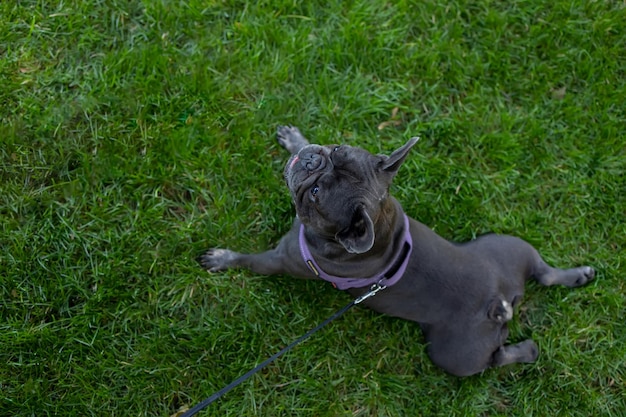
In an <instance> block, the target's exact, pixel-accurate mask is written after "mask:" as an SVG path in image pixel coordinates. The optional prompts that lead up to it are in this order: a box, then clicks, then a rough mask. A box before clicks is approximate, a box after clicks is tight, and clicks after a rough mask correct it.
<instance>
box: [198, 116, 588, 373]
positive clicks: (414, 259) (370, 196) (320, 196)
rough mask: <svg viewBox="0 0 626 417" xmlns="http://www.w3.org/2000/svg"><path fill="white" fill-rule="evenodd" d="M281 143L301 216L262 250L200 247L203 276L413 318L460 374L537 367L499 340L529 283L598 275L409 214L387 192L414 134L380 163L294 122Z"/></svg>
mask: <svg viewBox="0 0 626 417" xmlns="http://www.w3.org/2000/svg"><path fill="white" fill-rule="evenodd" d="M277 139H278V142H279V143H280V144H281V145H282V146H283V147H284V148H285V149H286V150H287V151H289V152H290V153H291V157H290V158H289V161H288V162H287V164H286V166H285V170H284V177H285V181H286V183H287V186H288V188H289V191H290V193H291V197H292V199H293V202H294V205H295V209H296V214H297V216H296V218H295V220H294V222H293V226H292V228H291V230H290V231H289V232H288V233H287V234H286V235H285V236H283V237H282V238H281V240H280V242H279V244H278V245H277V247H276V248H275V249H273V250H269V251H267V252H263V253H257V254H242V253H238V252H234V251H231V250H228V249H210V250H208V251H206V252H205V253H204V254H202V255H200V256H199V258H198V261H199V263H200V265H201V266H202V267H203V268H205V269H207V270H208V271H209V272H217V271H222V270H226V269H228V268H247V269H249V270H251V271H253V272H255V273H257V274H265V275H272V274H288V275H292V276H294V277H299V278H307V279H321V280H326V281H330V282H332V283H333V285H334V286H335V287H336V288H338V289H340V290H345V291H347V292H348V293H349V294H350V295H351V296H353V297H355V298H356V297H363V296H366V297H368V298H367V299H366V300H364V301H363V304H364V305H366V306H367V307H369V308H371V309H372V310H375V311H377V312H380V313H384V314H387V315H390V316H394V317H399V318H403V319H407V320H412V321H415V322H417V323H418V324H419V326H420V327H421V329H422V331H423V334H424V338H425V340H426V342H427V352H428V355H429V357H430V359H431V360H432V361H433V363H434V364H436V365H437V366H439V367H441V368H442V369H443V370H445V371H446V372H448V373H450V374H453V375H457V376H468V375H473V374H476V373H480V372H482V371H484V370H485V369H488V368H490V367H499V366H503V365H508V364H513V363H530V362H534V361H535V360H536V359H537V356H538V352H539V351H538V347H537V345H536V343H535V342H534V341H533V340H531V339H527V340H524V341H522V342H520V343H517V344H506V339H507V337H508V328H507V322H508V321H510V320H511V319H512V317H513V312H514V310H515V308H516V307H517V306H518V304H519V303H520V301H521V299H522V296H523V294H524V284H525V283H526V281H528V280H529V279H535V280H536V281H537V282H539V283H540V284H542V285H546V286H549V285H556V284H559V285H565V286H568V287H578V286H581V285H584V284H586V283H587V282H589V281H590V280H592V279H593V278H594V276H595V271H594V269H593V268H591V267H589V266H581V267H577V268H571V269H558V268H553V267H551V266H549V265H548V264H546V263H545V262H544V261H543V260H542V258H541V256H540V255H539V253H538V252H537V251H536V250H535V249H534V248H533V247H532V246H531V245H530V244H529V243H527V242H525V241H524V240H522V239H520V238H517V237H513V236H507V235H499V234H487V235H484V236H481V237H479V238H477V239H475V240H472V241H470V242H467V243H454V242H450V241H448V240H446V239H444V238H442V237H440V236H439V235H437V234H436V233H435V232H433V231H432V230H431V229H429V228H428V227H427V226H425V225H424V224H422V223H420V222H418V221H416V220H414V219H411V218H409V217H408V216H406V214H404V211H403V209H402V206H401V205H400V203H399V202H398V201H397V200H396V199H395V198H393V197H391V196H390V195H389V188H390V185H391V183H392V180H393V178H394V176H395V175H396V173H397V172H398V169H399V168H400V166H401V165H402V163H403V161H404V160H405V159H406V157H407V155H408V153H409V151H410V149H411V148H412V147H413V146H414V145H415V143H416V142H417V140H418V138H412V139H410V140H409V141H408V142H406V144H404V145H403V146H401V147H400V148H398V149H397V150H395V151H394V152H392V153H391V154H390V155H388V156H387V155H373V154H371V153H369V152H367V151H366V150H364V149H361V148H358V147H352V146H348V145H341V146H339V145H328V146H320V145H315V144H309V141H308V140H307V139H306V138H305V137H304V136H303V135H302V134H301V133H300V130H299V129H298V128H296V127H291V126H281V127H279V128H278V132H277ZM374 293H375V295H374V296H371V295H372V294H374Z"/></svg>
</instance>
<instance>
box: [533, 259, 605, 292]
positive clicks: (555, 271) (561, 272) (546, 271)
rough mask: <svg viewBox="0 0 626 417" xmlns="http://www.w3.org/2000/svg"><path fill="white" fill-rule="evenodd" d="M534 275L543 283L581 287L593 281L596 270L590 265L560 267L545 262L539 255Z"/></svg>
mask: <svg viewBox="0 0 626 417" xmlns="http://www.w3.org/2000/svg"><path fill="white" fill-rule="evenodd" d="M537 257H538V258H539V259H538V260H537V262H535V267H534V268H533V272H532V276H533V278H534V279H535V280H537V282H539V283H540V284H542V285H565V286H566V287H579V286H581V285H584V284H586V283H587V282H589V281H591V280H592V279H593V278H594V276H595V275H596V272H595V271H594V269H593V268H592V267H590V266H581V267H578V268H570V269H559V268H553V267H551V266H550V265H548V264H547V263H545V262H544V261H543V260H542V259H541V257H539V255H537Z"/></svg>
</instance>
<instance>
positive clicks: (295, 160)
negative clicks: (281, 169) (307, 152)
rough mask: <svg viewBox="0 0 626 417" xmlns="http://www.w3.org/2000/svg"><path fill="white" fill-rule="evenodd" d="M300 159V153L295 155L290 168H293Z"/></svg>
mask: <svg viewBox="0 0 626 417" xmlns="http://www.w3.org/2000/svg"><path fill="white" fill-rule="evenodd" d="M299 160H300V157H299V156H298V155H294V157H293V159H292V160H291V163H290V164H289V169H290V170H291V169H293V167H294V166H295V165H296V164H297V163H298V161H299Z"/></svg>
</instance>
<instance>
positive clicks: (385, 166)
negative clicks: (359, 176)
mask: <svg viewBox="0 0 626 417" xmlns="http://www.w3.org/2000/svg"><path fill="white" fill-rule="evenodd" d="M418 140H419V137H417V136H416V137H414V138H411V139H409V140H408V142H407V143H405V144H404V145H402V146H401V147H400V148H398V149H396V150H395V151H393V153H392V154H391V155H389V156H384V157H383V160H382V163H381V169H382V170H383V171H386V172H389V173H391V174H395V173H396V172H397V171H398V169H399V168H400V165H402V162H404V160H405V159H406V157H407V155H408V154H409V151H410V150H411V148H412V147H413V145H415V144H416V143H417V141H418Z"/></svg>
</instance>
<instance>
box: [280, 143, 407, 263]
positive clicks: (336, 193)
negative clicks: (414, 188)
mask: <svg viewBox="0 0 626 417" xmlns="http://www.w3.org/2000/svg"><path fill="white" fill-rule="evenodd" d="M417 140H418V138H412V139H410V140H409V141H408V142H407V143H406V144H405V145H404V146H402V147H400V148H399V149H397V150H396V151H394V152H393V153H392V154H391V155H389V156H387V155H372V154H371V153H369V152H367V151H366V150H364V149H360V148H355V147H351V146H347V145H341V146H337V145H328V146H320V145H307V146H305V147H303V148H302V149H300V151H299V152H298V153H297V154H295V155H293V156H292V157H291V158H290V159H289V161H288V162H287V166H286V167H285V180H286V181H287V186H288V187H289V190H290V192H291V196H292V198H293V201H294V204H295V206H296V212H297V214H298V217H299V218H300V221H301V222H302V223H303V224H304V225H305V226H306V227H307V228H312V229H313V230H314V231H315V233H316V234H317V235H319V236H322V237H324V238H326V239H329V240H335V241H337V242H339V243H340V244H341V245H342V246H343V247H344V248H345V249H346V251H348V252H350V253H364V252H367V251H368V250H370V249H371V248H372V245H373V244H374V239H375V232H374V223H375V222H376V221H377V220H378V217H379V214H380V211H381V209H382V207H383V203H384V202H385V200H386V199H387V197H388V191H389V186H390V185H391V181H392V180H393V177H394V176H395V174H396V172H397V171H398V168H399V167H400V165H401V164H402V162H403V161H404V159H405V158H406V156H407V154H408V152H409V150H410V149H411V148H412V147H413V145H415V143H416V142H417Z"/></svg>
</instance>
